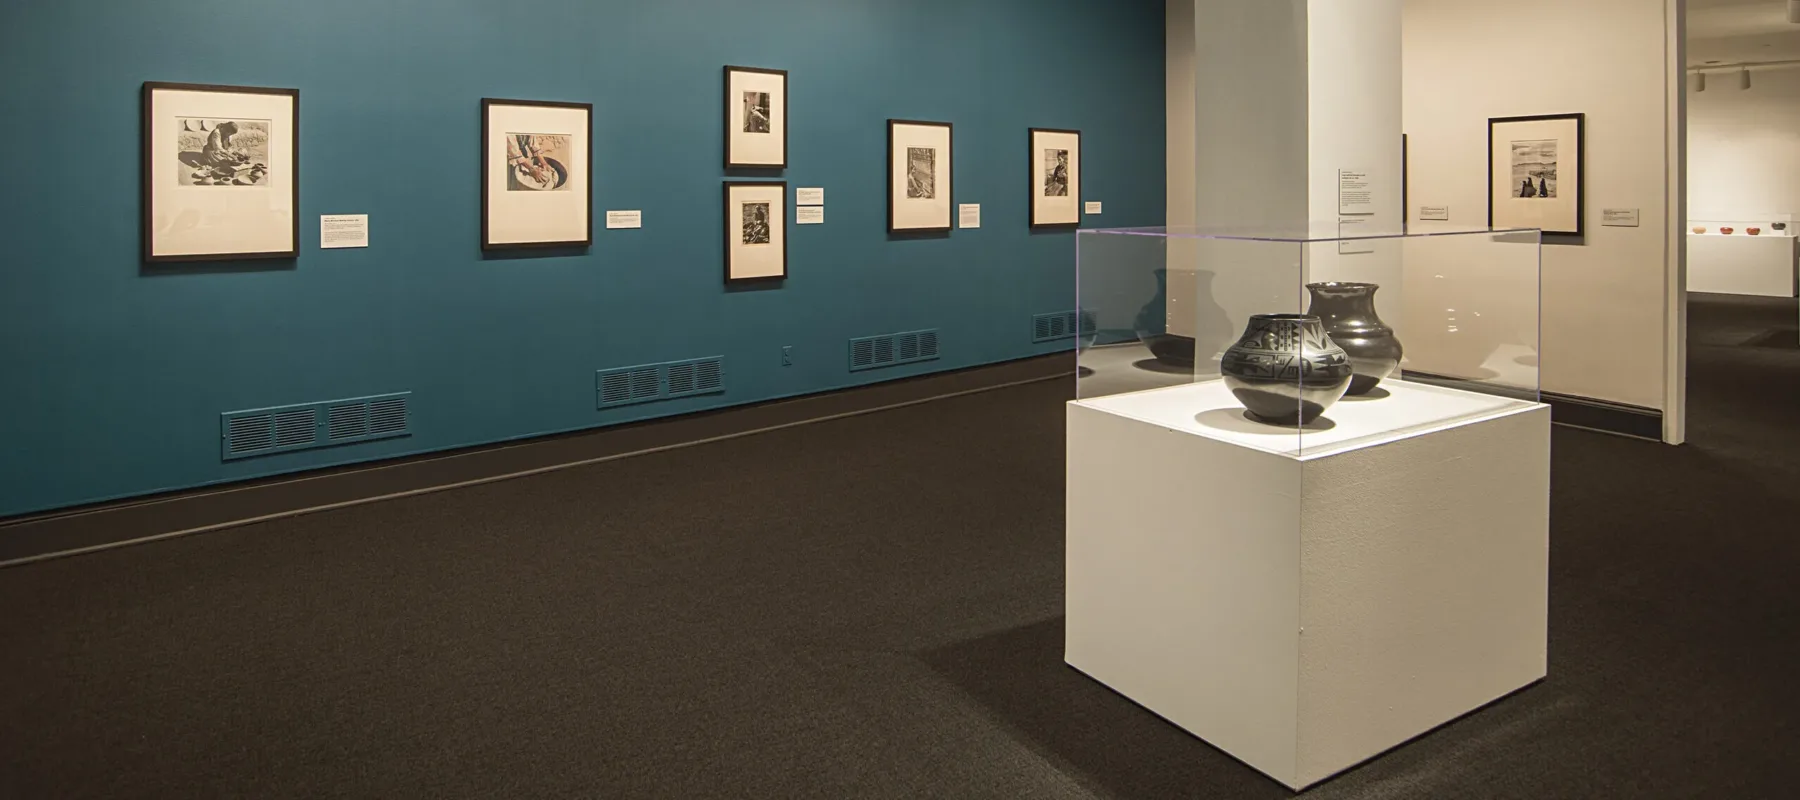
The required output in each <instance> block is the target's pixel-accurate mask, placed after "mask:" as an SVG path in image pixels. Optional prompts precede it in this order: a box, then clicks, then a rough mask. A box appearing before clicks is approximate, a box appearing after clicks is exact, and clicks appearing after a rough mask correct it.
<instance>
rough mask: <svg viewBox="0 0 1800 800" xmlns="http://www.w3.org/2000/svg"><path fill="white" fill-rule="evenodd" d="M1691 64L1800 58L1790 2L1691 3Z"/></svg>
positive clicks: (1696, 0) (1799, 34)
mask: <svg viewBox="0 0 1800 800" xmlns="http://www.w3.org/2000/svg"><path fill="white" fill-rule="evenodd" d="M1687 39H1688V41H1687V45H1688V64H1689V65H1690V66H1693V65H1698V64H1704V63H1706V62H1708V61H1718V62H1725V63H1731V62H1735V61H1770V60H1777V59H1789V58H1800V25H1796V24H1794V23H1791V22H1788V21H1787V0H1688V3H1687Z"/></svg>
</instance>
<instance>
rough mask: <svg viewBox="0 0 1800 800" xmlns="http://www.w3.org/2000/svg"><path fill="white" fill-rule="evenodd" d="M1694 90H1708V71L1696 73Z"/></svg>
mask: <svg viewBox="0 0 1800 800" xmlns="http://www.w3.org/2000/svg"><path fill="white" fill-rule="evenodd" d="M1694 91H1696V92H1704V91H1706V73H1704V72H1696V73H1694Z"/></svg>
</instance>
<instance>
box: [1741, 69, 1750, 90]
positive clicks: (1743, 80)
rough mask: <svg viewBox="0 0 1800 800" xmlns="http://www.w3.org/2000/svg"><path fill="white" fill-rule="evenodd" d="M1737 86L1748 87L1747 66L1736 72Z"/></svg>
mask: <svg viewBox="0 0 1800 800" xmlns="http://www.w3.org/2000/svg"><path fill="white" fill-rule="evenodd" d="M1738 88H1739V89H1748V88H1750V68H1749V67H1745V68H1743V69H1742V70H1740V71H1739V72H1738Z"/></svg>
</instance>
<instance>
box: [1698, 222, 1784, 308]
mask: <svg viewBox="0 0 1800 800" xmlns="http://www.w3.org/2000/svg"><path fill="white" fill-rule="evenodd" d="M1795 241H1796V240H1795V238H1794V237H1792V236H1770V235H1767V234H1764V235H1762V236H1747V235H1745V234H1744V233H1743V232H1742V231H1739V232H1737V233H1734V234H1731V235H1729V236H1726V235H1724V234H1718V233H1705V234H1695V233H1690V234H1688V237H1687V243H1688V281H1687V288H1688V291H1690V292H1713V293H1717V294H1749V295H1759V296H1762V297H1793V296H1794V295H1795V289H1796V286H1795V250H1794V242H1795Z"/></svg>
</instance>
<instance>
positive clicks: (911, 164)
mask: <svg viewBox="0 0 1800 800" xmlns="http://www.w3.org/2000/svg"><path fill="white" fill-rule="evenodd" d="M950 139H951V131H950V123H948V122H919V121H917V120H906V119H890V120H888V232H889V233H902V232H906V233H913V232H927V231H948V230H950V202H951V201H950V172H951V170H950V158H951V153H950Z"/></svg>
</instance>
